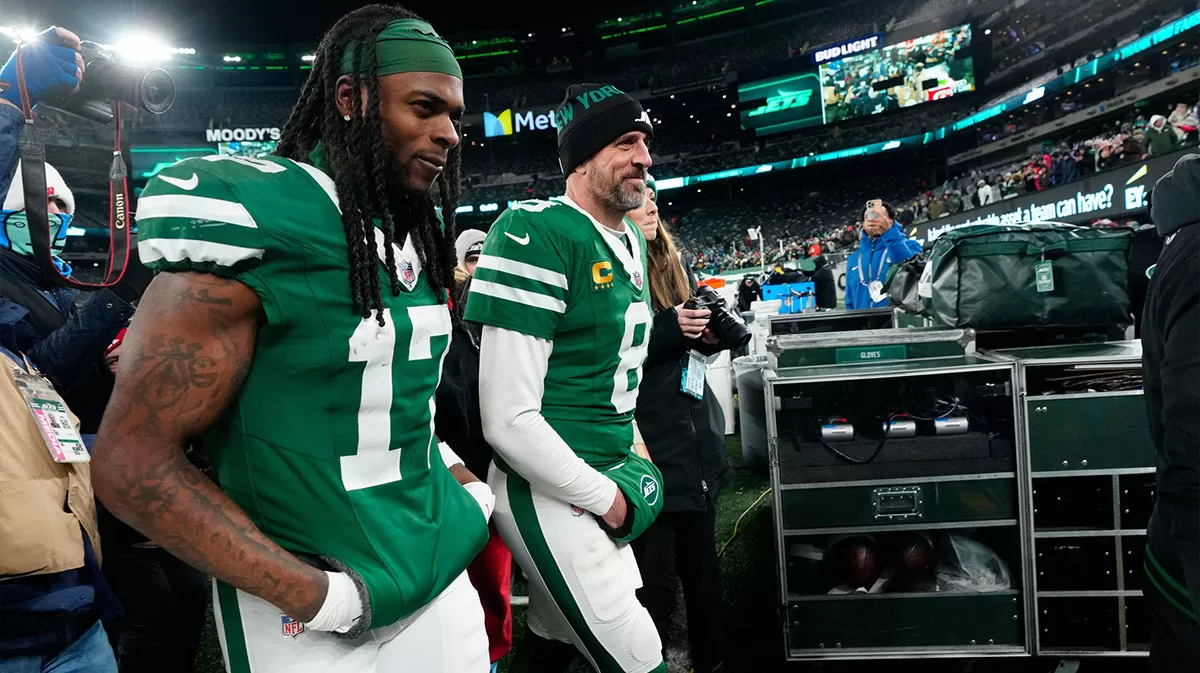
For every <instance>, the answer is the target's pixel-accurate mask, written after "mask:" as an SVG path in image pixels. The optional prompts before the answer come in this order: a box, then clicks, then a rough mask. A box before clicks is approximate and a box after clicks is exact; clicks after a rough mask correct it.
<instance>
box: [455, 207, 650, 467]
mask: <svg viewBox="0 0 1200 673" xmlns="http://www.w3.org/2000/svg"><path fill="white" fill-rule="evenodd" d="M647 284H648V281H647V280H646V241H645V239H644V238H642V232H641V231H640V230H639V229H638V228H637V227H629V226H626V227H625V235H623V236H620V235H616V234H614V233H613V232H612V231H611V230H609V229H607V228H605V227H604V226H603V225H601V224H600V223H599V222H597V221H596V220H595V219H593V218H592V217H591V216H590V215H588V214H587V213H586V212H584V211H583V210H582V209H580V208H579V207H578V206H577V205H575V204H574V203H573V202H571V201H570V200H569V199H567V198H566V197H559V198H556V199H552V200H550V201H536V200H535V201H521V202H519V203H516V204H514V205H513V206H512V207H511V208H509V209H508V210H507V211H505V212H504V213H503V214H501V215H500V217H499V219H497V220H496V222H495V224H493V225H492V228H491V231H490V232H489V233H488V236H487V240H486V241H485V242H484V244H483V254H482V255H481V256H480V257H479V265H478V266H477V267H476V270H475V278H474V279H473V280H472V281H471V297H470V301H468V302H467V311H466V319H467V320H472V321H475V322H479V323H482V324H484V325H492V326H495V327H501V328H504V329H509V330H513V331H516V332H521V333H522V334H528V335H531V336H535V337H538V338H541V339H547V340H549V341H553V342H554V350H553V352H552V353H551V355H550V364H549V368H548V370H547V372H546V380H545V392H544V393H543V395H542V416H544V417H545V419H546V421H547V422H548V423H549V424H550V427H552V428H554V430H555V431H556V432H557V433H558V434H559V436H560V437H562V438H563V441H565V442H566V443H567V444H568V445H569V446H570V447H571V448H572V449H573V450H574V451H575V453H576V454H577V455H579V456H580V457H581V458H583V459H584V460H586V461H587V462H588V463H589V464H591V465H593V466H594V467H597V468H606V467H609V466H611V465H613V464H615V463H617V462H619V461H621V460H624V459H625V458H626V457H627V456H628V454H629V447H630V446H631V445H632V443H633V409H634V406H635V405H636V403H637V391H638V383H639V382H640V380H641V374H642V362H643V361H644V360H645V359H646V346H647V344H648V343H649V340H650V324H651V313H650V303H649V295H650V293H649V289H648V287H647Z"/></svg>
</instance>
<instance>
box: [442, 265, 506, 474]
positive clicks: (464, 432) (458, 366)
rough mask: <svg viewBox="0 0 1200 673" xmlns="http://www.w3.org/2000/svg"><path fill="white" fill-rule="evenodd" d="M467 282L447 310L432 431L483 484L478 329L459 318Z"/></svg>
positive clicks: (487, 460) (487, 449)
mask: <svg viewBox="0 0 1200 673" xmlns="http://www.w3.org/2000/svg"><path fill="white" fill-rule="evenodd" d="M469 287H470V281H469V280H468V281H467V282H466V283H464V284H463V285H462V286H461V287H460V288H459V290H458V292H456V301H455V306H454V310H453V311H451V313H450V316H451V325H452V327H451V331H450V346H449V348H448V349H447V351H446V359H445V360H444V361H443V362H442V380H441V381H440V382H439V383H438V387H437V393H436V396H435V398H434V400H435V402H436V404H437V413H436V415H435V416H434V419H433V423H434V430H435V432H436V433H437V436H438V439H440V440H441V441H443V442H446V444H448V445H449V446H450V448H451V449H453V450H454V452H455V453H456V454H458V457H459V458H462V459H463V465H465V466H466V468H467V469H468V470H470V471H471V473H472V474H474V475H475V476H476V477H479V478H480V479H482V480H483V481H487V478H488V466H489V465H491V462H492V454H493V450H492V446H491V445H490V444H488V443H487V440H486V439H484V437H483V422H482V420H481V419H480V416H479V336H480V331H481V328H480V326H479V325H477V324H475V323H469V322H466V321H465V320H463V319H462V315H463V311H464V310H465V304H466V299H467V292H468V291H469Z"/></svg>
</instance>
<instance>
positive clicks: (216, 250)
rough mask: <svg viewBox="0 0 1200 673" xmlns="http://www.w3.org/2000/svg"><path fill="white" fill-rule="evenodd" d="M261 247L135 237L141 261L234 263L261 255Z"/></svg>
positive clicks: (229, 264) (222, 264) (230, 264)
mask: <svg viewBox="0 0 1200 673" xmlns="http://www.w3.org/2000/svg"><path fill="white" fill-rule="evenodd" d="M263 252H264V250H263V249H262V248H244V247H242V246H238V245H226V244H224V243H213V242H211V241H201V240H197V239H189V238H142V239H139V240H138V256H139V257H140V258H141V260H142V262H143V263H146V264H149V263H151V262H157V261H158V260H166V261H167V262H172V263H178V262H182V261H184V260H190V261H192V262H198V263H200V262H211V263H214V264H218V265H220V266H233V265H235V264H237V263H238V262H243V261H246V260H248V259H255V258H262V256H263Z"/></svg>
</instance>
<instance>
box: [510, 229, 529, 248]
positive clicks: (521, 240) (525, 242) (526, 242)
mask: <svg viewBox="0 0 1200 673" xmlns="http://www.w3.org/2000/svg"><path fill="white" fill-rule="evenodd" d="M504 235H505V236H507V237H509V238H511V239H512V240H514V241H516V242H517V244H518V245H529V232H525V237H524V238H517V237H516V236H513V235H512V232H508V231H506V232H504Z"/></svg>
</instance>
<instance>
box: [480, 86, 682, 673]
mask: <svg viewBox="0 0 1200 673" xmlns="http://www.w3.org/2000/svg"><path fill="white" fill-rule="evenodd" d="M555 126H556V127H557V128H558V159H559V162H560V164H561V166H562V170H563V174H565V175H566V176H567V193H566V194H565V195H563V196H560V197H555V198H553V199H548V200H545V201H541V200H532V201H520V202H517V203H514V204H513V205H512V206H510V207H509V209H508V210H507V211H505V212H504V213H502V214H501V215H500V217H499V218H498V219H497V220H496V222H495V223H494V224H492V226H491V229H490V230H489V231H488V236H487V240H486V241H484V244H483V254H481V255H480V256H479V262H478V265H477V266H476V268H475V278H474V279H473V281H472V283H471V296H470V301H468V302H467V309H466V315H465V319H466V320H467V321H470V322H474V323H478V324H481V325H483V332H482V335H481V338H480V353H479V406H480V417H481V420H482V422H483V432H484V436H485V437H486V438H487V441H488V443H489V444H490V445H491V446H492V447H493V448H494V449H495V450H496V454H495V455H496V458H495V467H493V468H492V470H491V473H490V475H489V477H488V483H489V485H491V486H492V488H493V489H494V490H495V493H496V510H495V516H494V518H493V521H494V522H495V523H496V530H498V531H499V532H500V536H501V537H502V538H503V539H504V542H505V543H506V544H507V546H508V548H509V549H510V550H511V551H512V553H513V559H514V560H516V561H517V563H518V564H519V565H520V566H521V569H522V570H524V571H525V575H526V576H527V577H529V583H530V589H531V590H530V593H529V611H528V619H527V621H526V624H527V626H528V632H527V633H526V634H525V636H524V637H523V638H522V640H521V644H520V646H519V647H518V648H517V650H516V653H515V655H514V657H513V660H512V664H511V665H510V666H509V670H510V671H513V673H556V672H558V671H565V670H566V669H567V667H568V666H569V665H570V664H571V661H572V660H573V659H575V658H576V657H579V656H580V655H582V657H583V658H584V659H586V660H587V661H588V663H589V664H591V665H592V666H593V667H594V668H595V669H596V670H598V671H606V672H607V671H622V672H623V673H666V670H667V667H666V664H665V663H664V662H663V657H662V642H661V640H660V638H659V636H658V631H657V629H655V627H654V622H653V620H652V619H651V618H650V613H649V612H648V611H647V610H646V608H645V606H643V605H642V604H641V603H639V602H638V598H637V593H636V588H637V586H639V585H640V584H641V576H640V574H639V572H638V568H637V561H636V560H635V558H634V556H633V552H632V551H631V548H630V547H629V545H628V544H627V543H628V542H630V541H632V540H633V539H634V538H636V537H637V536H639V535H640V534H641V533H642V532H643V531H645V530H646V529H647V528H648V527H649V526H650V524H652V523H653V522H654V520H655V518H656V517H657V516H658V514H659V512H660V511H662V507H663V497H662V494H663V481H662V473H661V472H659V470H658V468H657V467H655V466H654V463H652V462H651V461H650V460H649V458H648V455H647V452H646V449H645V446H644V444H643V443H642V440H641V437H640V435H639V434H638V431H637V428H636V424H635V423H634V418H633V411H634V407H635V406H636V404H637V396H638V387H639V384H640V383H641V379H642V364H643V362H644V361H645V359H646V354H647V348H648V346H649V334H650V325H651V322H652V320H653V318H652V316H651V313H650V298H649V282H648V281H647V279H646V240H645V238H644V237H643V236H642V232H641V230H640V229H638V227H636V226H633V225H629V226H626V224H625V220H624V218H625V214H626V213H627V212H629V211H630V210H634V209H636V208H640V207H641V206H642V204H643V203H644V202H645V199H646V192H647V184H646V182H647V178H648V175H647V169H649V168H650V163H651V159H650V141H651V139H652V138H653V136H654V127H653V126H651V124H650V115H648V114H646V111H645V110H643V109H642V106H641V105H640V104H638V102H637V101H636V100H634V99H633V98H631V97H630V96H628V95H626V94H625V93H623V92H621V91H620V90H619V89H617V88H616V87H613V86H608V85H603V84H580V85H576V86H572V87H570V88H569V89H567V95H566V97H565V99H564V100H563V102H562V105H561V106H559V108H558V110H556V111H555Z"/></svg>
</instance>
